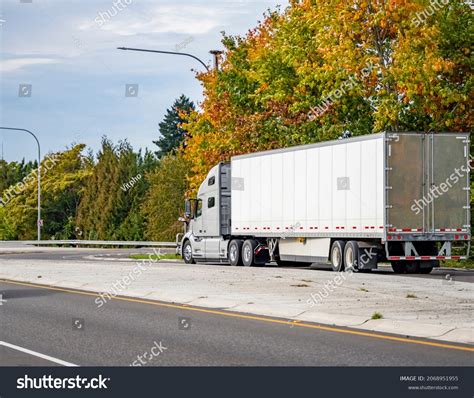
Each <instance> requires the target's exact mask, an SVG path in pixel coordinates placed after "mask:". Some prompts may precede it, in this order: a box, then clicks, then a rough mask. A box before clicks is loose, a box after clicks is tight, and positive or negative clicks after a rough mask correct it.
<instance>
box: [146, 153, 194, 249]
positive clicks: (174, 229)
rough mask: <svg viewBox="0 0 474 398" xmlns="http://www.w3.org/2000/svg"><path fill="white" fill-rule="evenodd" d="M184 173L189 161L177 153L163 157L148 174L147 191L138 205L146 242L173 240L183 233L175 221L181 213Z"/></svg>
mask: <svg viewBox="0 0 474 398" xmlns="http://www.w3.org/2000/svg"><path fill="white" fill-rule="evenodd" d="M188 173H189V162H187V161H186V160H185V159H184V158H183V156H182V155H181V154H179V153H178V154H176V155H167V156H165V157H164V158H162V159H161V160H160V162H159V164H158V166H157V167H156V168H155V169H154V170H153V171H151V172H150V173H148V175H147V180H148V182H149V184H150V188H149V190H148V192H147V194H146V197H145V201H144V202H143V205H142V215H143V217H144V219H145V220H146V221H145V238H146V239H149V240H156V241H174V239H175V236H176V234H177V233H178V232H182V231H183V225H182V223H181V222H179V221H178V218H179V217H180V216H181V215H182V213H183V208H184V199H185V194H186V189H187V184H186V180H187V176H188Z"/></svg>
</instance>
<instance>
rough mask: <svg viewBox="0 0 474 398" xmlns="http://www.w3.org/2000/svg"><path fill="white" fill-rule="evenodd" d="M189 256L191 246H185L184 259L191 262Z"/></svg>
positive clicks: (190, 254)
mask: <svg viewBox="0 0 474 398" xmlns="http://www.w3.org/2000/svg"><path fill="white" fill-rule="evenodd" d="M191 256H192V249H191V245H190V244H187V245H186V247H185V248H184V258H185V259H186V261H189V260H191Z"/></svg>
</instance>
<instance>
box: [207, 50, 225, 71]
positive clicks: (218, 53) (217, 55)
mask: <svg viewBox="0 0 474 398" xmlns="http://www.w3.org/2000/svg"><path fill="white" fill-rule="evenodd" d="M209 53H210V54H212V55H214V69H215V70H216V71H218V70H219V61H220V58H221V55H222V54H224V51H220V50H212V51H209Z"/></svg>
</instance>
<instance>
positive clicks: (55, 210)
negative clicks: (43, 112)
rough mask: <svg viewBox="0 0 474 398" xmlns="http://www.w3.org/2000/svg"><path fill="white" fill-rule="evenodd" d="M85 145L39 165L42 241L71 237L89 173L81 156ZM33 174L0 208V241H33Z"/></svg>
mask: <svg viewBox="0 0 474 398" xmlns="http://www.w3.org/2000/svg"><path fill="white" fill-rule="evenodd" d="M83 149H84V145H76V146H74V147H73V148H71V149H69V150H67V151H65V152H60V153H56V154H50V155H48V156H46V157H45V158H44V159H43V161H42V162H41V180H42V189H41V195H42V198H41V207H42V218H43V219H44V227H43V237H44V238H45V239H51V238H63V239H71V238H73V237H74V235H73V232H72V231H73V230H74V225H73V220H74V219H75V217H76V213H77V208H78V204H79V201H80V198H81V194H82V191H83V188H84V181H85V180H86V179H87V178H88V177H89V175H90V173H91V164H90V161H89V159H87V158H86V157H83V156H82V151H83ZM34 171H35V170H32V171H31V172H30V173H29V174H28V175H27V177H26V178H25V180H23V182H22V183H20V184H19V185H18V187H17V189H16V190H15V191H14V192H12V193H11V195H9V197H8V201H7V202H6V204H5V205H4V206H0V239H2V240H5V239H13V240H15V239H34V238H36V217H37V200H38V195H37V190H36V186H37V173H36V172H34Z"/></svg>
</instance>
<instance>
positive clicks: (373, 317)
mask: <svg viewBox="0 0 474 398" xmlns="http://www.w3.org/2000/svg"><path fill="white" fill-rule="evenodd" d="M382 318H383V315H382V314H381V313H380V312H374V313H373V314H372V319H382Z"/></svg>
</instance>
